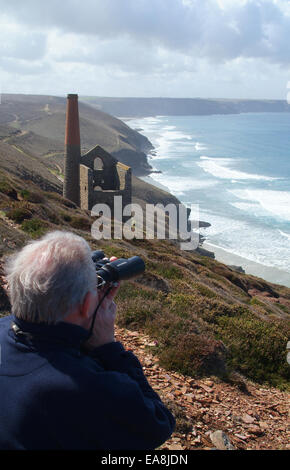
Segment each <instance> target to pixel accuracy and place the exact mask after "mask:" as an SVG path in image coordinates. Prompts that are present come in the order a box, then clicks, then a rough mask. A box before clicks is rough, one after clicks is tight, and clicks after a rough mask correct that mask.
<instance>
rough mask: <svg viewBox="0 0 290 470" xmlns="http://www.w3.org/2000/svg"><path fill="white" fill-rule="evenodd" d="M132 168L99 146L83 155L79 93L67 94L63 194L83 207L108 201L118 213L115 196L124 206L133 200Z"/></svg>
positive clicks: (112, 212)
mask: <svg viewBox="0 0 290 470" xmlns="http://www.w3.org/2000/svg"><path fill="white" fill-rule="evenodd" d="M131 179H132V173H131V168H130V167H128V166H127V165H124V164H123V163H121V162H119V161H118V160H116V159H115V158H114V157H113V156H112V155H111V154H109V153H108V152H106V151H105V150H104V149H103V148H102V147H100V146H99V145H97V146H96V147H94V148H92V149H91V150H89V151H88V152H87V153H86V154H85V155H81V146H80V126H79V113H78V95H73V94H69V95H68V96H67V113H66V133H65V160H64V185H63V195H64V197H66V198H67V199H70V200H71V201H73V202H74V203H75V204H77V205H78V206H80V207H81V209H86V210H91V209H92V207H93V206H94V205H95V204H98V203H104V204H107V205H108V206H109V207H110V209H111V214H112V216H113V215H114V196H122V207H123V208H124V207H125V206H126V205H127V204H131V200H132V186H131Z"/></svg>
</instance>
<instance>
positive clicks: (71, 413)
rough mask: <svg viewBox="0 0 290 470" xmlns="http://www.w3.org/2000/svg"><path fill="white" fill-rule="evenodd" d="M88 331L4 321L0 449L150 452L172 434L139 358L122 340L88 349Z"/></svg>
mask: <svg viewBox="0 0 290 470" xmlns="http://www.w3.org/2000/svg"><path fill="white" fill-rule="evenodd" d="M12 321H15V323H16V324H17V325H18V327H19V328H20V329H21V330H22V331H24V332H26V335H23V334H15V332H14V330H13V329H12V328H11V322H12ZM27 333H28V335H27ZM86 335H87V331H86V330H85V329H84V328H82V327H79V326H77V325H73V324H71V323H65V322H61V323H59V324H57V325H45V324H33V323H29V322H25V321H23V320H19V319H16V318H15V317H14V316H12V315H10V316H7V317H3V318H1V319H0V347H1V351H0V353H1V357H0V359H1V364H0V449H96V450H98V449H101V450H115V449H133V450H135V449H145V450H148V449H154V448H156V447H158V446H159V445H161V443H163V442H164V441H165V440H166V439H168V438H169V437H170V435H171V433H172V432H173V429H174V425H175V420H174V418H173V416H172V414H171V413H170V412H169V411H168V410H167V408H166V407H165V406H164V405H163V404H162V402H161V400H160V398H159V396H158V395H157V393H155V392H154V391H153V390H152V388H151V387H150V385H149V384H148V382H147V379H146V378H145V376H144V374H143V371H142V367H141V365H140V362H139V361H138V359H137V358H136V356H134V354H133V353H132V352H130V351H125V349H124V347H123V346H122V344H121V343H119V342H115V343H109V344H106V345H104V346H101V347H99V348H96V349H94V351H93V352H92V353H90V355H87V354H84V353H82V352H81V350H80V344H81V342H82V341H83V340H84V339H85V338H86Z"/></svg>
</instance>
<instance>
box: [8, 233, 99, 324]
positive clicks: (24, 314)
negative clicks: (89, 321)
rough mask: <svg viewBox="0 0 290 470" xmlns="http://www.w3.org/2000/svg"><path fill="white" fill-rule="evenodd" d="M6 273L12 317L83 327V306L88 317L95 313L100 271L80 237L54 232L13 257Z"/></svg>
mask: <svg viewBox="0 0 290 470" xmlns="http://www.w3.org/2000/svg"><path fill="white" fill-rule="evenodd" d="M5 271H6V277H7V280H8V284H9V296H10V302H11V306H12V313H14V314H15V315H16V316H17V317H19V318H22V319H23V320H27V321H31V322H35V323H39V322H45V323H50V324H55V323H58V322H59V321H72V322H76V323H80V324H82V322H79V321H78V315H79V314H82V312H83V306H84V308H85V310H86V311H85V314H86V315H88V316H89V315H91V312H92V311H93V310H92V309H93V307H94V304H95V301H96V299H97V293H96V271H95V266H94V263H93V261H92V259H91V250H90V247H89V245H88V243H87V242H86V241H85V240H84V239H83V238H81V237H79V236H78V235H75V234H73V233H71V232H62V231H55V232H50V233H48V234H47V235H45V236H44V237H43V238H41V239H40V240H36V241H33V242H31V243H29V244H28V245H26V246H25V247H24V248H22V249H21V250H20V251H19V252H18V253H17V254H16V255H13V256H12V257H10V258H9V259H8V261H7V263H6V266H5ZM87 310H88V311H87ZM75 312H77V319H76V321H75V318H76V317H75ZM70 319H72V320H70Z"/></svg>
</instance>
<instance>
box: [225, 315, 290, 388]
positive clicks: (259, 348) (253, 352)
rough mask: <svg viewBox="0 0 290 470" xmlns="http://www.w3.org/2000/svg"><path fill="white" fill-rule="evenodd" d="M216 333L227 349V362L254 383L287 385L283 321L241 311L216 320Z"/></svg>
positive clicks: (286, 335) (288, 374)
mask: <svg viewBox="0 0 290 470" xmlns="http://www.w3.org/2000/svg"><path fill="white" fill-rule="evenodd" d="M217 322H218V329H217V332H218V336H219V338H220V339H222V340H223V341H224V342H225V343H226V345H227V347H228V350H229V358H228V362H229V365H230V366H231V367H232V368H233V369H235V370H238V371H240V372H241V373H242V374H243V375H246V376H248V377H249V378H251V379H253V380H254V381H256V382H259V383H263V382H268V383H270V384H272V385H275V386H280V387H286V384H287V381H288V386H289V380H290V370H289V365H288V364H287V362H286V356H285V347H286V344H287V340H288V338H289V325H288V326H287V322H278V321H272V322H271V323H270V322H269V323H268V322H265V321H262V320H261V319H259V318H258V317H256V316H255V315H251V314H250V313H244V314H243V315H241V316H239V317H237V316H236V317H225V316H222V317H220V318H218V319H217Z"/></svg>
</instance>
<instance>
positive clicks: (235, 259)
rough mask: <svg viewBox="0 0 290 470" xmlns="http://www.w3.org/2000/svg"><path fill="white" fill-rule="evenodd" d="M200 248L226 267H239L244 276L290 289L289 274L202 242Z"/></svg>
mask: <svg viewBox="0 0 290 470" xmlns="http://www.w3.org/2000/svg"><path fill="white" fill-rule="evenodd" d="M202 247H203V248H205V249H206V250H209V251H212V252H214V254H215V259H216V260H217V261H219V262H221V263H223V264H226V265H227V266H230V265H237V266H241V267H242V268H243V269H244V270H245V273H246V274H250V275H253V276H257V277H260V278H261V279H264V280H265V281H268V282H272V283H273V284H279V285H282V286H286V287H290V273H287V272H286V271H282V270H281V269H278V268H274V267H271V266H266V265H264V264H260V263H257V262H255V261H251V260H249V259H247V258H242V256H239V255H236V254H234V253H231V252H229V251H227V250H225V249H224V248H221V247H219V246H216V245H213V244H211V243H208V242H206V241H205V242H204V243H203V244H202Z"/></svg>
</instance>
